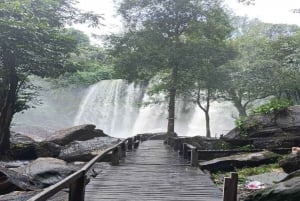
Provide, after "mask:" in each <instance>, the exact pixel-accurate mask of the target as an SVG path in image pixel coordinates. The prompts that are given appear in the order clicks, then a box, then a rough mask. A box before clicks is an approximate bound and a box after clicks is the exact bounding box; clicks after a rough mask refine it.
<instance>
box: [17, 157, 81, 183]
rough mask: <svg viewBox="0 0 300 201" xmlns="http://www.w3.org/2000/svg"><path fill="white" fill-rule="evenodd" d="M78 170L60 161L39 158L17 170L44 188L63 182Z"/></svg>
mask: <svg viewBox="0 0 300 201" xmlns="http://www.w3.org/2000/svg"><path fill="white" fill-rule="evenodd" d="M78 169H79V167H77V166H74V165H71V164H67V163H66V162H65V161H63V160H60V159H56V158H38V159H36V160H34V161H32V162H31V163H29V164H28V165H26V166H23V167H20V168H17V169H15V170H16V171H17V172H19V173H20V174H26V175H27V176H28V177H30V178H31V179H32V180H34V181H38V182H39V183H41V184H43V187H47V186H50V185H53V184H55V183H57V182H59V181H61V180H62V179H64V178H65V177H67V176H68V175H70V174H72V173H73V172H76V171H77V170H78Z"/></svg>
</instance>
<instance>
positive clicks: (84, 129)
mask: <svg viewBox="0 0 300 201" xmlns="http://www.w3.org/2000/svg"><path fill="white" fill-rule="evenodd" d="M95 128H96V126H95V125H92V124H85V125H80V126H74V127H71V128H66V129H62V130H58V131H56V132H55V133H53V134H52V135H51V136H50V137H49V138H48V141H50V142H53V143H56V144H59V145H67V144H69V143H71V142H73V141H76V140H77V141H85V140H89V139H92V138H94V137H104V136H107V135H106V134H104V133H103V131H102V130H100V129H95Z"/></svg>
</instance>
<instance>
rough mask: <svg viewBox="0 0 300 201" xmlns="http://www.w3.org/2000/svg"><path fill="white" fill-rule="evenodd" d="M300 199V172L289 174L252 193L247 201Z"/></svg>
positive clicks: (289, 200) (291, 200) (293, 200)
mask: <svg viewBox="0 0 300 201" xmlns="http://www.w3.org/2000/svg"><path fill="white" fill-rule="evenodd" d="M298 200H300V174H299V173H298V174H295V175H293V176H290V175H289V176H287V178H286V179H284V180H283V181H282V182H280V183H277V184H275V185H272V186H270V187H268V188H266V189H263V190H259V191H256V192H255V193H252V194H250V195H249V196H248V197H247V198H245V201H298Z"/></svg>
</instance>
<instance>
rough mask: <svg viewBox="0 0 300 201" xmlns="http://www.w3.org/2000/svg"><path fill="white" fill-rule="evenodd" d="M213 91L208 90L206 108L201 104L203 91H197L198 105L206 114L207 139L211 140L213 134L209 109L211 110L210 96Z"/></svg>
mask: <svg viewBox="0 0 300 201" xmlns="http://www.w3.org/2000/svg"><path fill="white" fill-rule="evenodd" d="M210 93H211V90H210V89H207V94H206V107H205V106H203V105H202V104H201V90H200V88H199V89H198V91H197V105H198V106H199V108H200V109H201V110H202V111H203V112H204V114H205V125H206V127H205V128H206V137H208V138H210V137H211V132H210V117H209V109H210V95H211V94H210Z"/></svg>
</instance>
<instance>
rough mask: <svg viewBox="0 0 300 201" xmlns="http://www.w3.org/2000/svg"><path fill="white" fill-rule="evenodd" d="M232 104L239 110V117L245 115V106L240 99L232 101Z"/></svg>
mask: <svg viewBox="0 0 300 201" xmlns="http://www.w3.org/2000/svg"><path fill="white" fill-rule="evenodd" d="M233 104H234V106H235V107H236V109H237V110H238V112H239V117H246V116H247V111H246V108H245V107H244V105H243V104H242V103H241V101H238V100H235V101H233Z"/></svg>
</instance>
